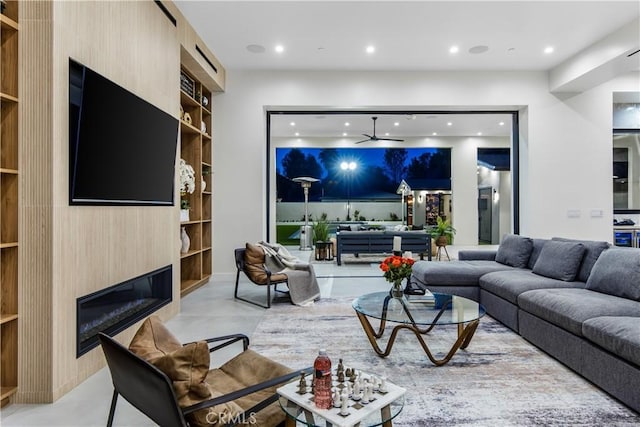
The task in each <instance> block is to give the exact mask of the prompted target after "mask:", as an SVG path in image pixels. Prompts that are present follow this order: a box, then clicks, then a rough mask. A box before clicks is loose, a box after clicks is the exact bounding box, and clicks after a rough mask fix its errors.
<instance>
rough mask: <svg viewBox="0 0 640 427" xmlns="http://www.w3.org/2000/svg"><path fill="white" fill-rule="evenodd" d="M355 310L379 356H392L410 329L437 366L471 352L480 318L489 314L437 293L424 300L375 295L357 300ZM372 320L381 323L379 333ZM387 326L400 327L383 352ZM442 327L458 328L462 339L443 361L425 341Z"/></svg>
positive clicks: (473, 304)
mask: <svg viewBox="0 0 640 427" xmlns="http://www.w3.org/2000/svg"><path fill="white" fill-rule="evenodd" d="M352 306H353V309H354V310H355V311H356V314H357V315H358V319H359V320H360V324H361V325H362V328H363V329H364V331H365V333H366V334H367V338H369V342H370V343H371V346H372V347H373V349H374V350H375V352H376V353H377V354H378V356H381V357H387V356H388V355H389V354H390V353H391V349H392V348H393V343H394V342H395V339H396V336H397V335H398V332H400V331H401V330H403V329H407V330H409V331H411V332H413V333H414V334H415V336H416V339H417V340H418V342H419V343H420V345H421V346H422V349H423V350H424V352H425V353H426V354H427V357H429V360H431V362H433V363H434V364H435V365H437V366H441V365H444V364H446V363H447V362H449V360H451V358H452V357H453V355H454V354H455V353H456V351H458V349H460V348H463V349H464V348H467V346H468V345H469V343H470V342H471V339H472V338H473V334H474V333H475V331H476V329H477V328H478V324H479V323H480V318H481V317H482V316H484V314H485V309H484V307H483V306H482V305H480V304H478V303H477V302H475V301H472V300H470V299H467V298H463V297H459V296H456V295H449V294H441V293H436V292H434V293H433V299H422V300H420V299H418V298H417V297H416V299H411V297H406V296H403V297H399V298H398V297H392V296H391V295H390V294H389V293H388V292H375V293H371V294H365V295H362V296H361V297H358V298H356V299H355V300H354V301H353V304H352ZM369 319H378V320H379V321H380V325H379V327H378V329H377V330H376V329H374V327H373V326H372V325H371V323H370V321H369ZM387 322H392V323H395V324H396V325H395V326H394V327H393V329H392V331H391V336H390V337H389V340H388V342H387V345H386V348H385V349H384V350H383V349H381V348H380V347H379V345H378V339H379V338H382V336H383V335H384V332H385V327H386V324H387ZM438 325H457V326H458V339H457V340H456V342H455V343H454V344H453V346H452V347H451V350H449V352H448V353H447V354H446V355H445V357H444V358H442V359H436V358H435V357H434V356H433V354H432V353H431V351H430V350H429V347H428V346H427V343H426V342H425V340H424V338H423V336H424V335H426V334H428V333H429V332H430V331H431V330H432V329H433V328H435V327H436V326H438Z"/></svg>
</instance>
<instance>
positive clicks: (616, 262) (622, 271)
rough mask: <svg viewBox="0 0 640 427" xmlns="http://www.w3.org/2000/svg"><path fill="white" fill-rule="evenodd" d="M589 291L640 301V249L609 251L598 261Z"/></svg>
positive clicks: (592, 272)
mask: <svg viewBox="0 0 640 427" xmlns="http://www.w3.org/2000/svg"><path fill="white" fill-rule="evenodd" d="M586 288H587V289H590V290H592V291H598V292H602V293H604V294H609V295H615V296H618V297H622V298H629V299H633V300H636V301H640V249H615V248H614V249H607V250H606V251H604V252H602V254H601V255H600V257H599V258H598V260H597V261H596V263H595V265H594V266H593V269H592V270H591V274H590V275H589V279H588V280H587V286H586Z"/></svg>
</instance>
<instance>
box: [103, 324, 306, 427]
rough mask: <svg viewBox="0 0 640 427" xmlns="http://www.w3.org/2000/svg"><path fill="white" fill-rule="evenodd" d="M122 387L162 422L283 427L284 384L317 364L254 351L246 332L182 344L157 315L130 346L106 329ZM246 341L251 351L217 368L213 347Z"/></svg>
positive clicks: (108, 353) (110, 361) (118, 389)
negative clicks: (290, 363)
mask: <svg viewBox="0 0 640 427" xmlns="http://www.w3.org/2000/svg"><path fill="white" fill-rule="evenodd" d="M99 339H100V344H101V346H102V349H103V351H104V354H105V358H106V359H107V365H108V366H109V370H110V372H111V378H112V381H113V386H114V391H113V398H112V401H111V408H110V411H109V418H108V421H107V426H111V425H112V424H113V418H114V414H115V409H116V403H117V399H118V396H122V397H124V398H125V399H126V400H127V401H128V402H129V403H131V404H132V405H133V406H134V407H136V408H137V409H138V410H140V411H141V412H143V413H144V414H145V415H147V416H148V417H149V418H151V419H152V420H153V421H154V422H156V423H157V424H159V425H162V426H212V425H220V426H222V425H235V424H248V423H251V424H253V425H259V426H276V425H278V424H280V423H282V422H283V421H284V419H285V415H284V412H283V411H282V410H281V409H280V407H279V406H278V404H277V403H276V401H277V399H278V395H277V394H276V388H277V387H279V386H281V385H283V384H285V383H287V382H289V381H291V380H293V379H294V378H296V377H299V376H300V374H301V373H302V372H305V373H309V372H311V369H306V370H301V371H295V372H293V371H291V370H290V369H288V368H286V367H285V366H283V365H281V364H279V363H277V362H274V361H272V360H270V359H268V358H266V357H264V356H261V355H259V354H258V353H255V352H253V351H252V350H249V349H248V345H249V338H248V337H246V336H245V335H240V334H238V335H227V336H224V337H218V338H211V339H207V340H204V341H198V342H192V343H188V344H185V345H182V344H181V343H180V342H179V341H178V340H177V339H176V338H175V337H174V336H173V335H172V334H171V333H170V332H169V331H168V330H167V329H166V328H165V326H164V325H163V324H162V323H161V321H160V319H159V318H158V317H157V316H151V317H149V318H148V319H147V320H145V321H144V322H143V324H142V326H141V327H140V329H139V330H138V332H136V335H135V336H134V338H133V339H132V341H131V344H130V346H129V349H127V348H125V347H123V346H122V345H120V344H119V343H118V342H116V341H115V340H114V339H113V338H111V337H109V336H107V335H105V334H103V333H100V334H99ZM237 342H242V345H243V351H242V352H241V353H239V354H238V355H237V356H236V357H234V358H233V359H231V360H230V361H228V362H226V363H225V364H223V365H222V366H220V367H219V368H217V369H211V370H209V362H210V353H212V352H214V351H216V350H219V349H221V348H224V347H227V346H229V345H231V344H234V343H237Z"/></svg>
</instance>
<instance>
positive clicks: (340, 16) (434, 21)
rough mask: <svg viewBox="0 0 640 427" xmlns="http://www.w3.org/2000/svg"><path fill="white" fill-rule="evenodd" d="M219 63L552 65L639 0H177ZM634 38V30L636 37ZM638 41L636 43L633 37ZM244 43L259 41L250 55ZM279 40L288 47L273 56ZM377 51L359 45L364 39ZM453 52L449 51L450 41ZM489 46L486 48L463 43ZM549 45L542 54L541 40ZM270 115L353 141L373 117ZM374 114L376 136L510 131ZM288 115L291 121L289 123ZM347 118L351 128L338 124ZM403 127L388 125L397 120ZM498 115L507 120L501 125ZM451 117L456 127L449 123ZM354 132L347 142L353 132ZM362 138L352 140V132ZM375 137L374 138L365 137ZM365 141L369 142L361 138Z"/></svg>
mask: <svg viewBox="0 0 640 427" xmlns="http://www.w3.org/2000/svg"><path fill="white" fill-rule="evenodd" d="M176 4H177V5H178V7H179V9H180V11H181V12H182V13H183V14H184V15H185V17H186V18H187V19H188V20H189V22H190V23H191V25H192V26H193V27H194V28H195V30H196V31H197V32H198V34H199V35H200V37H201V38H202V39H203V40H204V42H205V43H206V44H207V46H208V47H209V48H210V49H211V50H212V51H213V53H214V54H215V55H216V56H217V58H218V59H219V60H220V61H221V62H222V64H223V65H224V67H225V68H226V69H227V70H228V71H229V72H230V73H233V72H234V70H371V71H377V70H414V71H415V70H550V69H552V68H554V67H556V66H557V65H559V64H560V63H562V62H563V61H565V60H566V59H568V58H570V57H572V56H574V55H576V54H577V53H578V52H580V51H582V50H583V49H585V48H587V47H589V46H590V45H592V44H593V43H595V42H597V41H598V40H600V39H602V38H603V37H605V36H606V35H608V34H610V33H612V32H614V31H615V30H617V29H619V28H620V27H622V26H624V25H625V24H627V23H629V22H631V21H633V20H634V19H636V18H637V17H638V16H640V1H638V0H624V1H579V0H571V1H550V0H548V1H521V0H512V1H492V2H488V1H479V0H476V1H456V0H452V1H339V0H330V1H311V0H303V1H268V0H263V1H244V0H235V1H217V0H208V1H184V0H178V1H177V2H176ZM639 39H640V35H639ZM639 43H640V41H639ZM249 45H259V46H262V47H264V52H262V53H252V52H250V51H249V50H248V49H247V46H249ZM276 45H282V46H283V48H284V51H283V52H282V53H277V52H276V51H275V46H276ZM369 45H372V46H374V47H375V52H374V53H372V54H368V53H366V52H365V49H366V47H367V46H369ZM453 45H456V46H458V47H459V52H458V53H456V54H452V53H450V52H449V49H450V47H451V46H453ZM476 46H486V47H487V48H488V49H487V51H486V52H484V53H475V54H474V53H470V52H469V49H471V48H473V47H476ZM549 46H551V47H553V48H554V52H553V53H551V54H545V53H544V52H543V50H544V49H545V48H546V47H549ZM319 115H320V114H318V115H316V114H312V115H304V116H295V117H291V116H272V122H271V135H272V136H278V137H295V136H296V135H295V133H296V132H298V134H299V135H298V136H299V137H301V138H302V137H332V138H344V137H343V135H342V133H343V132H347V133H348V136H347V137H346V138H347V140H353V141H356V140H358V139H360V136H361V134H363V133H366V134H372V132H373V125H372V121H371V116H373V115H374V114H369V113H365V114H360V115H348V116H341V115H329V114H322V116H324V118H318V116H319ZM376 116H378V117H380V119H379V120H378V122H377V129H376V130H377V136H378V137H384V135H385V133H387V132H388V133H389V137H391V138H394V137H397V138H403V137H425V136H432V134H433V132H436V133H437V134H438V136H475V135H477V134H478V132H482V135H483V136H508V135H509V134H510V129H511V118H510V116H508V115H503V116H501V117H498V116H496V115H464V116H462V115H449V114H447V115H433V114H425V115H417V117H416V118H415V119H413V120H407V119H406V118H405V117H403V116H386V115H381V114H376ZM291 121H295V122H296V126H290V125H289V123H290V122H291ZM346 121H349V122H350V123H351V126H349V127H346V126H344V122H346ZM396 121H397V122H398V123H399V126H397V127H396V126H393V123H394V122H396ZM500 121H504V122H505V125H504V126H499V125H498V123H499V122H500ZM447 122H452V123H453V124H452V126H447V124H446V123H447ZM351 138H353V139H351ZM356 138H358V139H356ZM368 144H371V143H368ZM365 145H366V144H365Z"/></svg>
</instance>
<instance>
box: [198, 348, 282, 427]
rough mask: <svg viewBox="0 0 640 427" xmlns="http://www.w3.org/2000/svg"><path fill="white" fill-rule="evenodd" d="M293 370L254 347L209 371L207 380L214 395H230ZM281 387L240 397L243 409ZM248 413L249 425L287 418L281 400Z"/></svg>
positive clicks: (273, 423)
mask: <svg viewBox="0 0 640 427" xmlns="http://www.w3.org/2000/svg"><path fill="white" fill-rule="evenodd" d="M290 372H291V370H290V369H289V368H287V367H285V366H283V365H281V364H279V363H277V362H274V361H273V360H270V359H268V358H266V357H264V356H262V355H260V354H258V353H256V352H254V351H252V350H246V351H244V352H242V353H241V354H239V355H238V356H236V357H234V358H233V359H231V360H229V361H228V362H226V363H225V364H224V365H222V366H220V368H218V369H212V370H211V371H209V374H208V375H207V378H206V379H205V381H206V382H207V384H209V388H210V389H211V390H213V393H214V394H221V395H222V394H227V393H231V392H233V391H236V390H240V389H243V388H245V387H249V386H251V385H254V384H258V383H261V382H263V381H267V380H270V379H271V378H276V377H279V376H282V375H286V374H288V373H290ZM281 386H282V384H279V385H277V386H274V387H271V388H268V389H265V390H261V391H258V392H256V393H252V394H250V395H247V396H244V397H241V398H239V399H236V400H235V401H234V402H235V403H237V404H238V405H239V406H240V407H241V408H242V409H243V410H245V411H246V410H247V409H249V408H251V407H252V406H254V405H256V404H257V403H259V402H261V401H262V400H264V399H266V398H268V397H269V396H271V395H272V394H274V393H275V392H276V389H277V388H278V387H281ZM249 416H250V415H249V414H246V417H247V420H246V424H247V425H248V424H251V425H256V426H262V425H278V424H279V423H281V422H283V421H284V420H285V415H284V412H283V411H282V409H281V408H280V405H279V404H278V402H275V403H273V404H271V405H269V406H268V407H267V408H265V409H263V410H262V411H260V412H258V413H256V414H254V415H253V419H251V420H249V419H248V417H249Z"/></svg>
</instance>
